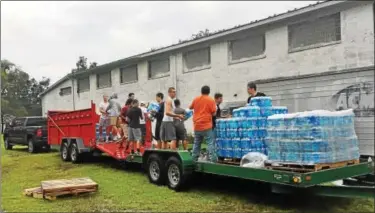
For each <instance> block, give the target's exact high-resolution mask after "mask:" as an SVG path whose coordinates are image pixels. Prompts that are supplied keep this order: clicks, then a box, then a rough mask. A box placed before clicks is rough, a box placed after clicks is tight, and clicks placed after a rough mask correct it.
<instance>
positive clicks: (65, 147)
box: [60, 142, 70, 161]
mask: <svg viewBox="0 0 375 213" xmlns="http://www.w3.org/2000/svg"><path fill="white" fill-rule="evenodd" d="M60 155H61V159H62V160H63V161H69V160H70V154H69V147H68V143H66V142H64V143H63V144H62V145H61V150H60Z"/></svg>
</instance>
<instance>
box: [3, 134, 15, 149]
mask: <svg viewBox="0 0 375 213" xmlns="http://www.w3.org/2000/svg"><path fill="white" fill-rule="evenodd" d="M4 148H5V149H6V150H11V149H13V145H10V142H9V138H8V137H5V138H4Z"/></svg>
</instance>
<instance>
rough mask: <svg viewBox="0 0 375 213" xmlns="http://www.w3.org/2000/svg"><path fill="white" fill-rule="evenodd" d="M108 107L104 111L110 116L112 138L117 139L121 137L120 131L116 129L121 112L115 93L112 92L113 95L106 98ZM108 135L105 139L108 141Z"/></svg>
mask: <svg viewBox="0 0 375 213" xmlns="http://www.w3.org/2000/svg"><path fill="white" fill-rule="evenodd" d="M108 103H109V104H108V107H107V110H106V112H107V113H108V114H109V118H110V125H111V129H112V134H113V135H114V136H113V140H114V141H117V140H119V139H120V138H121V135H120V132H119V131H118V129H117V126H119V118H120V113H121V105H120V104H119V103H118V102H117V93H113V95H112V96H111V97H110V98H109V100H108ZM108 137H109V136H108V135H107V140H106V142H108Z"/></svg>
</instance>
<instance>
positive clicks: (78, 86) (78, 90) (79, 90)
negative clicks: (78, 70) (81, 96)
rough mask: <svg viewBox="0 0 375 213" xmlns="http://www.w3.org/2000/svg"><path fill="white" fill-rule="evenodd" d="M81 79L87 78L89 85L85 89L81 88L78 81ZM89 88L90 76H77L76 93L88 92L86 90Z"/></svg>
mask: <svg viewBox="0 0 375 213" xmlns="http://www.w3.org/2000/svg"><path fill="white" fill-rule="evenodd" d="M83 79H87V80H88V82H89V84H88V85H89V87H88V88H86V89H84V90H81V88H80V83H79V81H80V80H83ZM90 88H91V85H90V76H87V77H84V78H77V93H84V92H88V91H90Z"/></svg>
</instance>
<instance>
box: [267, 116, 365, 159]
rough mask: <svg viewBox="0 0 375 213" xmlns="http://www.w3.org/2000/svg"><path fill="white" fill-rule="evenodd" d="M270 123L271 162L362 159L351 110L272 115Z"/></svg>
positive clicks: (269, 145) (269, 146)
mask: <svg viewBox="0 0 375 213" xmlns="http://www.w3.org/2000/svg"><path fill="white" fill-rule="evenodd" d="M267 124H268V125H267V132H268V137H267V138H266V144H267V147H268V158H269V160H271V161H276V162H291V163H300V164H305V165H309V164H318V163H335V162H340V161H346V160H356V159H359V148H358V138H357V136H356V133H355V130H354V113H353V111H352V110H345V111H339V112H330V111H324V110H316V111H309V112H301V113H294V114H285V115H273V116H270V117H268V120H267Z"/></svg>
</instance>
